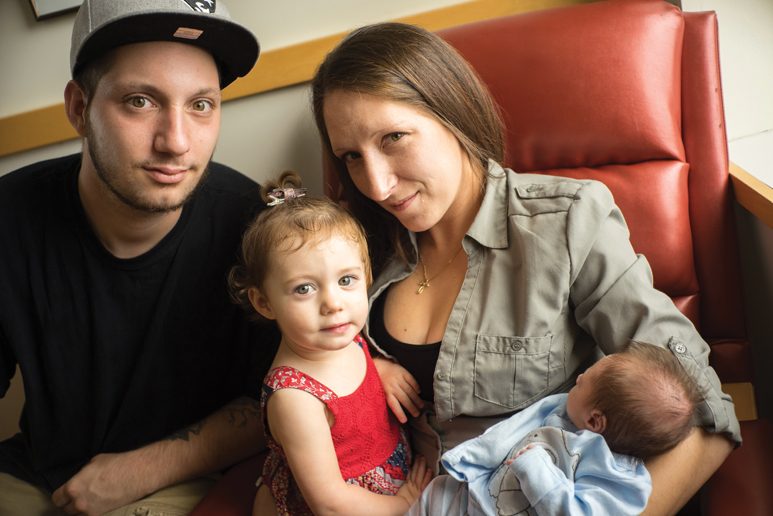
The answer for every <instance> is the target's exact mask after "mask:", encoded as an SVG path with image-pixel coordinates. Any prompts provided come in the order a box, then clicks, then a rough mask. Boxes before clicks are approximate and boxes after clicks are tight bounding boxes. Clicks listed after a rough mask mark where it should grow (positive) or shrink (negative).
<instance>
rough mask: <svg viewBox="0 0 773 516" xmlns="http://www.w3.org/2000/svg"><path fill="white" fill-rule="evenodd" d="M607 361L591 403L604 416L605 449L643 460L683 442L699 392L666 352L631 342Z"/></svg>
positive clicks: (700, 398)
mask: <svg viewBox="0 0 773 516" xmlns="http://www.w3.org/2000/svg"><path fill="white" fill-rule="evenodd" d="M607 360H612V362H611V363H610V364H609V366H607V367H606V368H605V369H604V371H603V372H602V374H600V375H599V377H598V378H597V381H596V385H595V386H594V399H593V400H592V401H593V406H594V407H595V408H597V409H599V410H600V411H601V412H603V413H604V414H605V415H606V419H607V425H606V429H605V430H604V432H602V435H603V436H604V438H605V439H606V441H607V443H608V444H609V448H610V449H612V450H613V451H615V452H618V453H623V454H626V455H633V456H636V457H640V458H643V459H646V458H648V457H652V456H654V455H658V454H661V453H663V452H665V451H668V450H670V449H671V448H673V447H674V446H676V445H677V444H679V443H680V442H681V441H682V440H683V439H684V438H685V437H687V435H688V434H689V433H690V431H691V430H692V429H693V427H695V426H696V425H697V408H698V405H699V404H700V403H701V402H702V401H703V393H702V391H701V389H700V388H699V387H698V384H697V383H696V382H695V380H694V379H693V378H692V377H691V376H690V375H689V374H688V373H687V371H685V369H684V368H683V367H682V365H681V363H680V362H679V360H678V359H677V358H676V357H675V356H674V355H673V353H671V351H669V350H668V349H666V348H663V347H660V346H655V345H652V344H646V343H642V342H636V341H632V342H631V343H630V344H629V345H628V347H627V348H626V349H625V350H624V351H622V352H620V353H615V354H613V355H610V356H609V357H608V358H607Z"/></svg>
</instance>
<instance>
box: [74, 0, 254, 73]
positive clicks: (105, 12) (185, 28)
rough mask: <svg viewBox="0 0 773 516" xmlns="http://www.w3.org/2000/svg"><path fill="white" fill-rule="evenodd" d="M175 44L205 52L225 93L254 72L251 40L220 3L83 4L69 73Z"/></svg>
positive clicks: (93, 0)
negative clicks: (145, 45) (113, 54)
mask: <svg viewBox="0 0 773 516" xmlns="http://www.w3.org/2000/svg"><path fill="white" fill-rule="evenodd" d="M146 41H177V42H180V43H187V44H189V45H195V46H197V47H200V48H203V49H204V50H207V51H208V52H209V53H210V54H212V56H213V57H214V58H215V62H216V63H217V66H218V69H219V70H220V86H221V87H222V88H225V87H226V86H228V85H229V84H231V83H232V82H233V81H235V80H236V79H237V78H238V77H243V76H245V75H247V74H248V73H249V71H250V70H252V67H253V66H255V61H256V60H257V59H258V53H259V52H260V47H259V46H258V40H257V39H256V38H255V35H254V34H253V33H252V32H251V31H250V30H249V29H247V28H246V27H244V26H242V25H240V24H238V23H236V22H235V21H233V20H231V16H230V15H229V13H228V10H227V9H226V7H225V5H223V2H222V1H220V0H84V1H83V4H82V5H81V7H80V9H79V10H78V14H77V15H76V16H75V24H74V25H73V30H72V46H71V47H70V71H71V72H72V74H73V76H75V74H76V73H77V72H78V71H80V69H81V67H82V66H83V65H84V64H85V63H87V62H88V61H91V60H93V59H95V58H97V57H100V56H102V55H103V54H105V53H106V52H108V51H109V50H112V49H114V48H116V47H120V46H121V45H128V44H130V43H141V42H146Z"/></svg>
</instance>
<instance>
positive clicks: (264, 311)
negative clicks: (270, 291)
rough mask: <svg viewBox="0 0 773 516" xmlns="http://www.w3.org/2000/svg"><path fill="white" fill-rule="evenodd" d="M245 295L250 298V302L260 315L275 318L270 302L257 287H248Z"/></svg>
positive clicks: (270, 318)
mask: <svg viewBox="0 0 773 516" xmlns="http://www.w3.org/2000/svg"><path fill="white" fill-rule="evenodd" d="M247 295H248V296H249V298H250V304H251V305H252V307H253V308H254V309H255V311H256V312H258V313H259V314H260V315H262V316H263V317H265V318H266V319H269V320H272V321H273V320H274V319H276V316H275V315H274V311H273V310H272V309H271V304H270V303H269V302H268V298H267V297H266V296H264V295H263V294H262V293H261V292H260V290H258V289H257V288H254V287H253V288H250V289H249V290H248V291H247Z"/></svg>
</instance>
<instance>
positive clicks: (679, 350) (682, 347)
mask: <svg viewBox="0 0 773 516" xmlns="http://www.w3.org/2000/svg"><path fill="white" fill-rule="evenodd" d="M674 351H676V352H677V353H679V354H680V355H683V354H684V352H685V351H687V348H686V347H685V345H684V344H677V345H676V346H674Z"/></svg>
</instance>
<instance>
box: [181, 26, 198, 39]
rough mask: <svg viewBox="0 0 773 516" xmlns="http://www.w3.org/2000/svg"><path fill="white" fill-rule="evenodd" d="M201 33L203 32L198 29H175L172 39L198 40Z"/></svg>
mask: <svg viewBox="0 0 773 516" xmlns="http://www.w3.org/2000/svg"><path fill="white" fill-rule="evenodd" d="M203 33H204V31H203V30H200V29H192V28H190V27H177V30H176V31H174V37H175V38H181V39H199V36H201V35H202V34H203Z"/></svg>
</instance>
